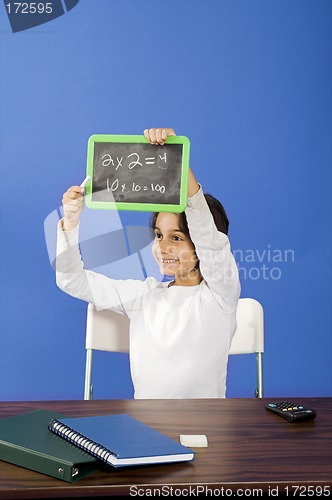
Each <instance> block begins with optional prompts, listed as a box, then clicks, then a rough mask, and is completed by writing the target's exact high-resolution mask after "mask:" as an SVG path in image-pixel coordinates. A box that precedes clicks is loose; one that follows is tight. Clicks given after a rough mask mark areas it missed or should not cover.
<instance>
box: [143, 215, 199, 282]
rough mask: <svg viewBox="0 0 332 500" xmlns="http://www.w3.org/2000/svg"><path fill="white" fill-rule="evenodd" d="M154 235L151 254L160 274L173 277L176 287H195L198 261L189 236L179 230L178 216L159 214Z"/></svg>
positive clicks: (197, 280)
mask: <svg viewBox="0 0 332 500" xmlns="http://www.w3.org/2000/svg"><path fill="white" fill-rule="evenodd" d="M154 233H155V238H154V242H153V245H152V253H153V256H154V258H155V259H156V261H157V263H158V265H159V269H160V272H161V273H162V274H166V275H167V276H174V277H175V283H176V284H177V285H187V286H192V285H197V284H198V283H199V282H200V281H201V278H200V273H199V272H198V270H197V268H196V264H197V262H198V259H197V256H196V253H195V247H194V245H193V243H192V241H191V239H190V238H189V236H187V235H186V234H185V233H183V232H182V231H181V230H180V227H179V216H178V215H177V214H173V213H166V212H161V213H159V214H158V216H157V220H156V225H155V229H154ZM198 276H199V278H198Z"/></svg>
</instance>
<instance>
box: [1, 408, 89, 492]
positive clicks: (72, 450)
mask: <svg viewBox="0 0 332 500" xmlns="http://www.w3.org/2000/svg"><path fill="white" fill-rule="evenodd" d="M64 416H65V415H62V414H59V413H55V412H53V411H48V410H35V411H32V412H29V413H24V414H22V415H16V416H14V417H6V418H0V460H4V461H5V462H10V463H12V464H15V465H19V466H21V467H25V468H26V469H30V470H33V471H36V472H41V473H43V474H47V475H48V476H52V477H56V478H57V479H62V480H63V481H67V482H69V483H73V482H74V481H77V480H78V479H81V478H82V477H84V476H86V475H87V474H89V473H90V472H93V471H95V470H96V469H97V468H98V463H99V462H98V460H97V459H95V458H94V457H92V456H91V455H89V454H88V453H86V452H84V451H83V450H80V449H79V448H77V447H76V446H74V445H72V444H70V443H68V442H66V441H65V440H64V439H62V438H61V437H59V436H56V435H55V434H53V433H52V432H50V431H49V430H48V427H47V426H48V424H49V422H50V421H51V420H52V419H54V418H63V417H64Z"/></svg>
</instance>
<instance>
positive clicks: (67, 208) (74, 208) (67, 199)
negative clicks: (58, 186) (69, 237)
mask: <svg viewBox="0 0 332 500" xmlns="http://www.w3.org/2000/svg"><path fill="white" fill-rule="evenodd" d="M62 205H63V213H64V218H63V219H62V229H63V230H64V231H70V230H71V229H74V227H75V226H77V223H78V220H79V218H80V215H81V212H82V210H83V208H84V188H82V187H80V186H71V187H70V188H69V189H67V191H66V192H65V193H64V195H63V197H62Z"/></svg>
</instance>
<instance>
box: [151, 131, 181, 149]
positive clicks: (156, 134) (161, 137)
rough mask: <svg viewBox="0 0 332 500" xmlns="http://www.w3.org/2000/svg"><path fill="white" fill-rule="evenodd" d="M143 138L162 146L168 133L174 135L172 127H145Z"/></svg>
mask: <svg viewBox="0 0 332 500" xmlns="http://www.w3.org/2000/svg"><path fill="white" fill-rule="evenodd" d="M144 135H145V138H146V139H147V140H148V141H149V142H150V144H159V145H160V146H163V145H164V144H165V141H166V139H167V137H168V136H169V135H176V134H175V132H174V130H173V129H172V128H146V129H145V130H144Z"/></svg>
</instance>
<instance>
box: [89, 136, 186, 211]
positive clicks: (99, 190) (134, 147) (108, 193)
mask: <svg viewBox="0 0 332 500" xmlns="http://www.w3.org/2000/svg"><path fill="white" fill-rule="evenodd" d="M189 148H190V142H189V139H188V138H187V137H184V136H170V137H168V138H167V141H166V143H165V144H164V145H163V146H159V145H158V146H156V145H153V144H150V143H149V142H148V141H147V140H146V139H145V137H144V135H105V134H95V135H93V136H91V137H90V139H89V142H88V159H87V175H89V176H90V177H91V181H90V182H89V184H88V185H87V187H86V198H85V200H86V205H87V206H88V207H89V208H96V209H116V210H138V211H151V212H182V211H183V210H184V209H185V207H186V204H187V191H188V167H189Z"/></svg>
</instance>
